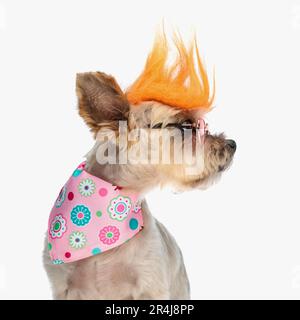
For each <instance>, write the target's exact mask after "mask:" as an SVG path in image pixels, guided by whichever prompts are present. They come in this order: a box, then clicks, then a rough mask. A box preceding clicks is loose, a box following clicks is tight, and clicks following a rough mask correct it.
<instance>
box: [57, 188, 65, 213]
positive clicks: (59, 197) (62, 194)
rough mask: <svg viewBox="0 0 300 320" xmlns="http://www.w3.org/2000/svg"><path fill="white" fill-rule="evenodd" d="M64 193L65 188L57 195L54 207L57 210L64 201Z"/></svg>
mask: <svg viewBox="0 0 300 320" xmlns="http://www.w3.org/2000/svg"><path fill="white" fill-rule="evenodd" d="M66 192H67V188H66V187H65V186H63V187H62V188H61V190H60V192H59V195H58V197H57V199H56V201H55V207H56V208H59V207H61V205H62V204H63V203H64V201H65V199H66Z"/></svg>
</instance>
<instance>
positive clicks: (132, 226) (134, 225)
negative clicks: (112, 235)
mask: <svg viewBox="0 0 300 320" xmlns="http://www.w3.org/2000/svg"><path fill="white" fill-rule="evenodd" d="M138 225H139V222H138V221H137V220H136V219H134V218H132V219H130V221H129V227H130V229H131V230H135V229H136V228H137V227H138Z"/></svg>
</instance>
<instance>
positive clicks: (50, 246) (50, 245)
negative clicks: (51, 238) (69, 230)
mask: <svg viewBox="0 0 300 320" xmlns="http://www.w3.org/2000/svg"><path fill="white" fill-rule="evenodd" d="M51 249H52V244H51V243H50V242H49V243H48V250H49V251H50V250H51Z"/></svg>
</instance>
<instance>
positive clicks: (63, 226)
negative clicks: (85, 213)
mask: <svg viewBox="0 0 300 320" xmlns="http://www.w3.org/2000/svg"><path fill="white" fill-rule="evenodd" d="M66 231H67V223H66V220H65V219H64V218H63V217H62V215H61V214H59V215H57V216H55V217H54V219H53V220H52V222H51V225H50V228H49V234H50V236H51V238H52V239H55V238H61V237H62V236H63V234H64V233H65V232H66Z"/></svg>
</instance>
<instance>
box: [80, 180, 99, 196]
mask: <svg viewBox="0 0 300 320" xmlns="http://www.w3.org/2000/svg"><path fill="white" fill-rule="evenodd" d="M78 190H79V193H80V194H81V195H82V196H84V197H90V196H91V195H92V194H93V193H94V192H95V190H96V185H95V183H94V181H93V180H92V179H89V178H88V179H84V180H82V181H81V182H80V183H79V185H78Z"/></svg>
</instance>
